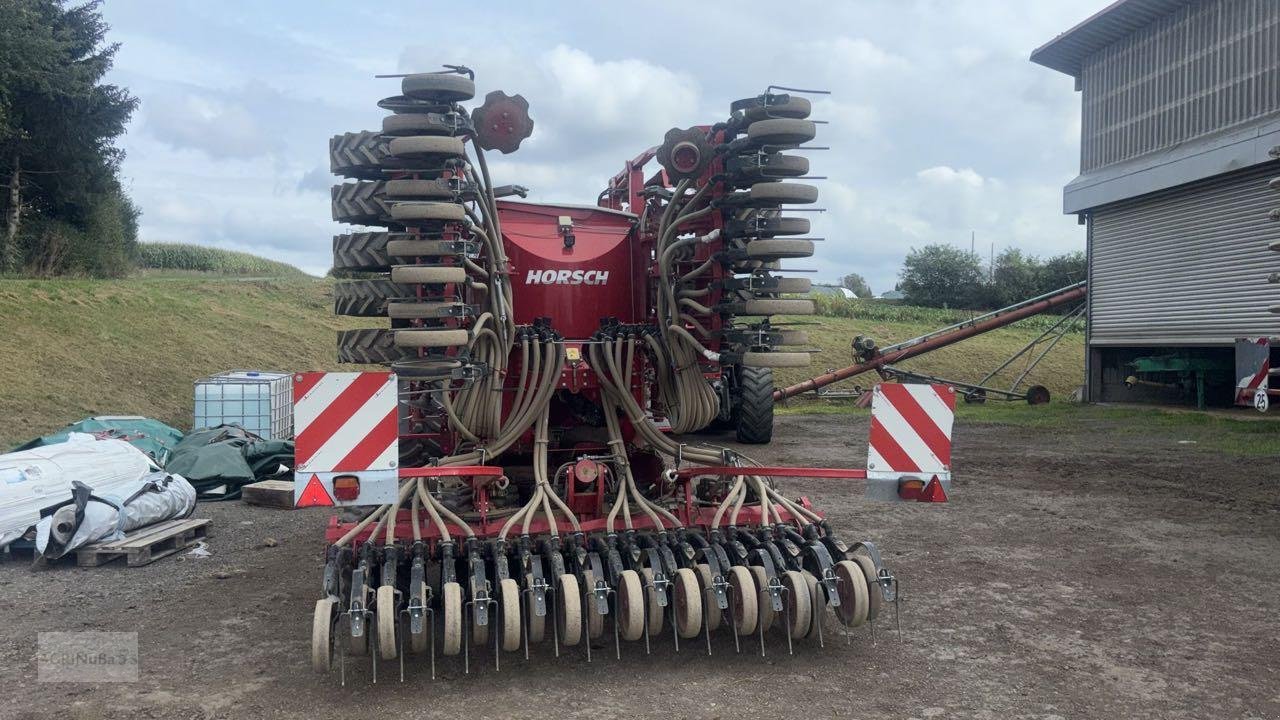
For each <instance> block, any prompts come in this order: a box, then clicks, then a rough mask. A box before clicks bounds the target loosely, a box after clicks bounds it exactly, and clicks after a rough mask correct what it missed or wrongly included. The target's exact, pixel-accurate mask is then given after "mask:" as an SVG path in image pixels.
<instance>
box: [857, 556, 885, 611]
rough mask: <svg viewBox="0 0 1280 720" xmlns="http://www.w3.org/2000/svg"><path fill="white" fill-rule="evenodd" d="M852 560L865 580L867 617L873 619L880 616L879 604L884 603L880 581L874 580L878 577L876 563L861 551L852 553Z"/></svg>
mask: <svg viewBox="0 0 1280 720" xmlns="http://www.w3.org/2000/svg"><path fill="white" fill-rule="evenodd" d="M853 561H854V562H856V563H858V566H859V567H861V568H862V575H863V576H864V577H865V578H866V580H867V601H868V602H867V619H868V620H875V619H876V618H877V617H879V616H880V606H881V605H883V604H884V593H883V592H882V591H881V590H880V583H878V582H876V580H878V579H879V577H880V575H879V573H877V572H876V564H875V563H874V562H872V561H871V558H869V557H867V556H866V555H863V554H861V553H854V555H853Z"/></svg>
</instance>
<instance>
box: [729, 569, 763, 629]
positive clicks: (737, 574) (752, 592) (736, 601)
mask: <svg viewBox="0 0 1280 720" xmlns="http://www.w3.org/2000/svg"><path fill="white" fill-rule="evenodd" d="M728 579H729V587H730V589H731V590H732V591H733V597H732V602H731V603H730V607H731V608H732V609H733V627H734V629H735V630H736V631H737V633H738V634H739V635H750V634H751V633H753V632H755V631H756V625H757V624H758V623H759V621H760V609H759V603H758V602H757V601H758V600H759V592H758V591H757V590H756V581H755V579H754V576H753V575H752V574H751V571H750V570H748V569H747V568H745V567H743V566H741V565H734V566H733V567H731V568H729V578H728Z"/></svg>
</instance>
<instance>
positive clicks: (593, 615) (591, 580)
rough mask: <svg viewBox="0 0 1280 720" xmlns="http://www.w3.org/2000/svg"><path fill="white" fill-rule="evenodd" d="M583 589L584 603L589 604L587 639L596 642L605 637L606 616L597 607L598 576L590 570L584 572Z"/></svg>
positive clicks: (587, 609) (587, 610) (587, 611)
mask: <svg viewBox="0 0 1280 720" xmlns="http://www.w3.org/2000/svg"><path fill="white" fill-rule="evenodd" d="M582 587H583V592H584V593H585V599H584V600H583V602H585V603H586V604H587V607H586V610H585V612H586V613H587V637H588V638H589V639H591V640H595V639H597V638H599V637H601V636H603V635H604V615H601V614H600V608H599V606H598V605H596V595H595V589H596V575H595V573H594V572H592V571H590V570H584V571H582Z"/></svg>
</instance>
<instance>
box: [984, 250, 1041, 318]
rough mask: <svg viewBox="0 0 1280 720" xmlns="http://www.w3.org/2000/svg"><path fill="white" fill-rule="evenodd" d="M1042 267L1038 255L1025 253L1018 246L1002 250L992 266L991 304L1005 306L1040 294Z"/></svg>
mask: <svg viewBox="0 0 1280 720" xmlns="http://www.w3.org/2000/svg"><path fill="white" fill-rule="evenodd" d="M1041 269H1042V268H1041V265H1040V259H1039V258H1037V257H1034V256H1031V255H1025V254H1023V252H1022V251H1021V250H1019V249H1017V248H1009V249H1007V250H1004V251H1002V252H1001V253H1000V254H999V255H997V256H996V258H995V264H994V266H993V267H992V268H991V286H990V288H989V292H988V294H989V296H990V302H989V304H990V305H992V306H993V307H1005V306H1006V305H1012V304H1014V303H1016V302H1019V301H1022V300H1026V299H1027V298H1031V297H1035V296H1036V295H1039V294H1040V292H1039V290H1040V280H1041V274H1042V273H1041Z"/></svg>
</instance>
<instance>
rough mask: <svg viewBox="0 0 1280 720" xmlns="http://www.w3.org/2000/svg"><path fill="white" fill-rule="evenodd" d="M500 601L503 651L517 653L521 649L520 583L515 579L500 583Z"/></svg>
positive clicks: (499, 619)
mask: <svg viewBox="0 0 1280 720" xmlns="http://www.w3.org/2000/svg"><path fill="white" fill-rule="evenodd" d="M498 601H499V605H500V606H501V608H502V610H501V611H500V614H499V616H498V623H499V627H500V628H501V632H502V649H503V651H505V652H515V651H516V650H519V649H520V583H518V582H516V581H515V579H514V578H506V579H505V580H503V581H502V582H500V583H498Z"/></svg>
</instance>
